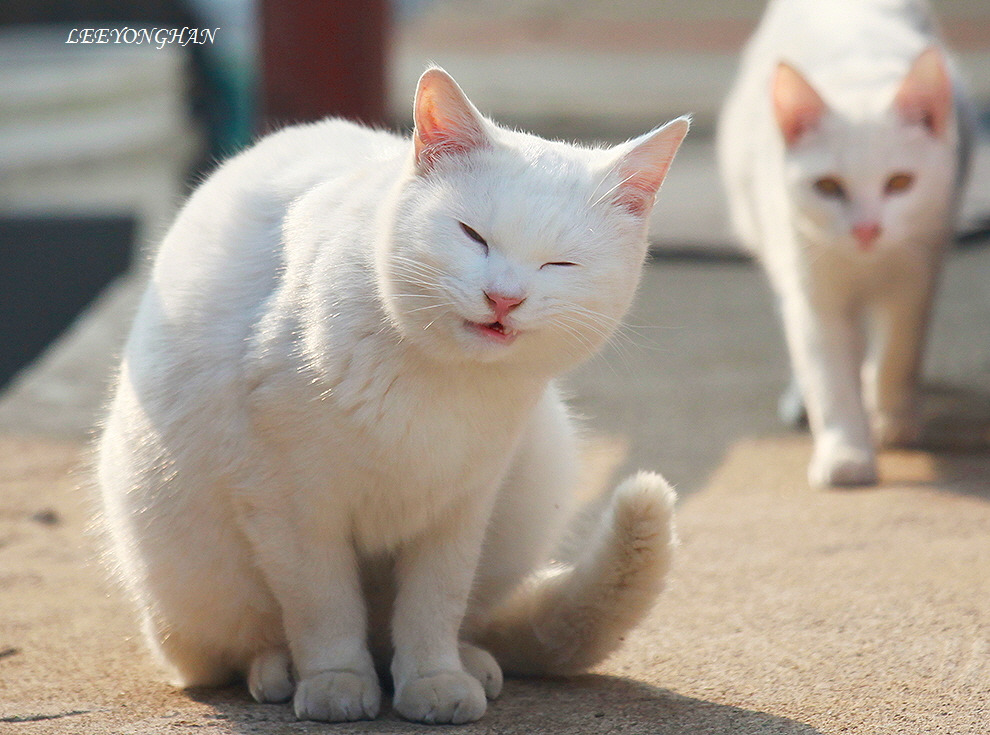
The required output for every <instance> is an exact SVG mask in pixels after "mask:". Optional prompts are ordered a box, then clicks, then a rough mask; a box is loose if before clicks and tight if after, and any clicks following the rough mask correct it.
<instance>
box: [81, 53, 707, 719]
mask: <svg viewBox="0 0 990 735" xmlns="http://www.w3.org/2000/svg"><path fill="white" fill-rule="evenodd" d="M415 122H416V129H415V132H414V135H413V139H412V141H410V140H405V139H402V138H400V137H397V136H395V135H392V134H390V133H387V132H376V131H372V130H368V129H365V128H361V127H358V126H356V125H353V124H350V123H348V122H344V121H340V120H327V121H324V122H319V123H315V124H310V125H303V126H298V127H291V128H288V129H286V130H283V131H281V132H279V133H277V134H274V135H272V136H270V137H268V138H266V139H264V140H263V141H261V142H260V143H259V144H258V145H256V146H255V147H253V148H252V149H250V150H248V151H247V152H245V153H243V154H241V155H239V156H237V157H236V158H234V159H232V160H231V161H229V162H228V163H226V164H225V165H223V166H222V167H221V168H220V169H219V170H218V171H217V172H216V173H215V174H213V175H212V176H211V177H210V178H209V179H208V180H207V181H206V182H205V183H204V184H203V185H202V186H201V187H200V188H199V189H198V191H197V192H196V193H195V194H194V195H193V196H192V197H191V199H190V200H189V202H188V203H187V204H186V206H185V207H184V209H183V210H182V212H181V213H180V214H179V216H178V218H177V220H176V222H175V224H174V226H173V227H172V229H171V231H170V232H169V233H168V235H167V237H166V238H165V240H164V242H163V244H162V247H161V249H160V252H159V253H158V255H157V259H156V262H155V265H154V270H153V275H152V278H151V282H150V285H149V286H148V289H147V292H146V293H145V295H144V298H143V300H142V302H141V306H140V309H139V312H138V314H137V317H136V320H135V322H134V326H133V329H132V332H131V335H130V339H129V342H128V344H127V347H126V350H125V354H124V358H123V361H122V365H121V369H120V377H119V385H118V388H117V392H116V396H115V398H114V400H113V404H112V408H111V411H110V414H109V417H108V420H107V423H106V428H105V432H104V434H103V437H102V440H101V445H100V457H99V468H98V470H99V481H100V484H101V486H102V493H103V499H104V504H105V510H106V520H107V524H108V526H109V530H110V532H111V538H112V544H113V551H114V552H115V556H116V559H117V562H118V565H119V568H120V571H121V573H122V575H123V578H124V579H125V581H126V583H127V584H128V586H129V588H130V589H131V590H132V592H133V594H134V596H135V597H136V600H137V602H138V604H139V607H140V610H141V612H142V615H143V621H144V630H145V633H146V636H147V638H148V640H149V642H150V644H151V646H152V647H153V648H154V649H155V650H156V651H157V652H158V653H160V654H161V657H162V658H163V660H164V661H165V662H166V664H167V665H168V666H170V667H171V669H172V671H173V673H174V677H175V679H176V681H177V682H178V683H180V684H182V685H187V686H191V685H212V684H219V683H222V682H225V681H227V680H228V679H229V678H230V677H231V676H236V675H245V676H246V677H247V680H248V685H249V687H250V690H251V692H252V694H253V695H254V697H255V698H257V699H258V700H259V701H285V700H288V699H290V698H293V699H294V706H295V711H296V713H297V715H298V716H299V717H300V718H309V719H316V720H331V721H334V720H353V719H360V718H366V717H374V716H375V715H376V714H377V712H378V711H379V707H380V696H381V695H380V686H379V678H378V676H377V675H376V664H377V666H378V667H379V669H384V668H385V667H387V666H388V662H389V657H391V674H392V678H393V680H394V685H395V695H394V700H393V701H394V706H395V708H396V709H397V711H398V712H399V713H400V714H401V715H403V716H404V717H406V718H409V719H412V720H419V721H423V722H455V723H456V722H466V721H471V720H475V719H477V718H479V717H480V716H481V715H482V714H483V713H484V711H485V707H486V694H487V696H488V697H493V696H495V695H496V694H497V693H498V691H499V689H500V687H501V677H502V673H501V669H500V667H499V664H498V663H496V661H495V660H494V659H498V661H499V662H501V663H502V665H503V666H506V667H507V669H508V670H510V671H518V672H524V673H541V672H542V673H568V672H573V671H577V670H580V669H581V668H583V667H586V666H588V665H591V664H593V663H595V662H596V661H598V660H600V659H601V658H602V657H604V656H605V655H606V654H607V653H608V652H609V651H611V650H612V649H613V648H614V647H615V646H617V645H618V643H619V641H620V640H621V636H622V634H623V633H624V631H625V630H627V629H628V628H629V627H630V626H631V625H633V624H635V622H636V621H637V620H638V619H639V618H640V617H641V616H642V615H643V614H644V612H645V611H646V610H647V609H648V608H649V606H650V604H651V603H652V600H653V599H654V597H655V595H656V594H657V592H658V591H659V588H660V585H661V583H662V580H663V577H664V574H665V571H666V568H667V565H668V562H669V553H670V548H671V545H672V544H673V527H672V503H673V492H672V490H671V489H670V488H669V487H668V486H667V484H666V483H665V482H664V481H663V480H662V479H661V478H660V477H659V476H658V475H655V474H651V473H640V474H638V475H636V476H634V477H632V478H630V479H628V480H626V481H625V482H624V483H622V484H621V485H620V486H619V487H618V488H617V489H616V490H615V491H614V493H613V494H612V497H611V500H610V502H609V503H608V504H607V506H606V509H605V512H604V513H603V515H602V517H601V519H600V521H599V522H598V524H597V530H596V531H595V532H594V534H593V537H591V538H587V539H584V542H583V543H582V544H581V546H582V549H583V550H582V552H581V553H580V554H578V555H577V556H576V557H575V558H574V559H572V560H570V563H568V564H559V565H554V564H551V563H550V562H551V552H552V550H553V548H554V546H555V543H556V542H557V540H559V538H560V537H561V535H562V533H563V532H564V530H565V526H566V523H567V520H568V518H569V516H570V513H571V511H572V507H571V506H572V503H571V495H572V490H573V487H574V484H575V478H576V473H577V468H578V449H577V443H576V436H575V433H576V429H575V426H574V423H573V421H572V419H571V418H570V416H569V415H568V411H567V409H566V407H565V405H564V403H563V402H562V401H561V398H560V396H559V395H558V391H557V389H556V387H555V385H554V382H553V380H554V378H555V377H556V376H558V375H559V374H560V373H561V372H562V371H564V370H566V369H568V368H569V367H571V366H573V365H575V364H577V363H578V362H580V361H582V360H584V359H586V358H587V357H588V356H589V355H591V354H592V353H593V352H594V351H595V350H596V349H597V348H598V347H599V346H600V345H601V344H602V343H603V342H604V341H605V340H606V339H607V338H608V337H609V335H610V334H611V333H612V331H613V330H614V328H615V327H616V326H617V324H618V323H619V321H620V320H621V318H622V316H623V314H624V313H625V311H626V310H627V308H628V306H629V304H630V301H631V299H632V297H633V293H634V291H635V288H636V285H637V283H638V279H639V276H640V270H641V266H642V262H643V259H644V256H645V253H646V238H645V234H646V221H647V218H648V215H649V212H650V209H651V207H652V205H653V201H654V198H655V195H656V193H657V190H658V188H659V186H660V184H661V182H662V181H663V178H664V176H665V175H666V173H667V169H668V166H669V165H670V162H671V160H672V159H673V156H674V153H675V151H676V150H677V147H678V146H679V144H680V142H681V140H682V139H683V137H684V135H685V133H686V132H687V127H688V124H687V120H686V119H679V120H676V121H674V122H672V123H669V124H668V125H666V126H664V127H662V128H659V129H658V130H656V131H654V132H652V133H649V134H647V135H644V136H643V137H641V138H638V139H636V140H633V141H630V142H629V143H627V144H624V145H621V146H618V147H616V148H613V149H604V148H581V147H577V146H572V145H567V144H563V143H557V142H550V141H546V140H543V139H540V138H536V137H534V136H531V135H527V134H524V133H518V132H513V131H509V130H506V129H503V128H500V127H498V126H496V125H495V124H494V123H491V122H490V121H488V120H487V119H485V118H484V117H483V116H481V114H480V113H478V111H477V110H476V109H475V108H474V107H473V106H472V105H471V103H470V102H469V101H468V100H467V99H466V98H465V97H464V96H463V93H462V92H461V91H460V89H459V88H458V87H457V85H456V84H455V83H454V82H453V80H452V79H450V77H449V76H447V75H446V73H445V72H443V71H442V70H440V69H432V70H429V71H427V72H426V73H425V74H424V75H423V78H422V79H421V80H420V84H419V87H418V90H417V95H416V104H415ZM460 223H463V224H464V225H467V226H468V227H469V228H470V230H469V229H465V228H463V227H462V226H461V224H460ZM471 230H473V231H474V234H475V235H478V236H479V237H481V238H483V239H484V240H486V241H487V244H483V243H481V242H479V241H478V240H477V238H475V237H474V236H473V235H472V234H471ZM495 322H498V324H495ZM485 325H489V326H485ZM482 646H483V648H482ZM393 651H394V654H393V653H392V652H393ZM493 656H494V659H493Z"/></svg>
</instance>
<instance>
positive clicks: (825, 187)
mask: <svg viewBox="0 0 990 735" xmlns="http://www.w3.org/2000/svg"><path fill="white" fill-rule="evenodd" d="M814 186H815V191H817V192H818V193H819V194H821V195H822V196H824V197H828V198H829V199H845V198H846V189H845V187H844V186H843V185H842V182H841V181H839V180H838V179H837V178H835V177H834V176H823V177H822V178H820V179H818V180H817V181H816V182H815V184H814Z"/></svg>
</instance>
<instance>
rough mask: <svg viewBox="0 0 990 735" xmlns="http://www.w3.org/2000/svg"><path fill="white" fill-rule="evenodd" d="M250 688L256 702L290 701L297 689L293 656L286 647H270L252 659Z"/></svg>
mask: <svg viewBox="0 0 990 735" xmlns="http://www.w3.org/2000/svg"><path fill="white" fill-rule="evenodd" d="M247 681H248V689H249V690H250V692H251V696H252V697H254V700H255V701H256V702H262V703H264V702H271V703H280V702H288V701H289V700H290V699H292V695H293V694H294V693H295V691H296V685H295V682H294V681H293V677H292V658H291V657H290V656H289V652H288V650H286V649H284V648H269V649H266V650H264V651H262V652H261V653H259V654H257V655H256V656H255V657H254V658H253V659H252V660H251V666H250V668H249V669H248V675H247Z"/></svg>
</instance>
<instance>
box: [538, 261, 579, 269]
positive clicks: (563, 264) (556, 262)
mask: <svg viewBox="0 0 990 735" xmlns="http://www.w3.org/2000/svg"><path fill="white" fill-rule="evenodd" d="M548 265H560V266H565V265H577V263H571V262H570V261H567V260H558V261H554V262H553V263H544V264H543V265H541V266H540V270H542V269H544V268H546V267H547V266H548Z"/></svg>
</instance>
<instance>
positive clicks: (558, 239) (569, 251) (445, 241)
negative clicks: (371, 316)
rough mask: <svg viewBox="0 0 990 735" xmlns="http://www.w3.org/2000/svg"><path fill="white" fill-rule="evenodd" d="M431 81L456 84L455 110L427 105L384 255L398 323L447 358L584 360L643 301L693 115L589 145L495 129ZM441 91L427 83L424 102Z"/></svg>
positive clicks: (447, 101) (546, 363) (385, 280)
mask: <svg viewBox="0 0 990 735" xmlns="http://www.w3.org/2000/svg"><path fill="white" fill-rule="evenodd" d="M436 72H437V70H434V72H433V74H436ZM427 74H428V75H429V74H431V72H428V73H427ZM424 78H426V77H424ZM427 81H428V82H429V83H432V84H434V85H443V88H442V89H441V90H440V93H442V94H444V95H446V97H444V98H443V99H440V100H439V103H438V104H441V105H443V106H445V107H443V109H441V110H439V111H438V110H437V109H436V106H434V107H433V108H431V109H430V110H429V111H424V110H421V109H419V108H417V134H416V135H417V138H416V140H417V143H416V145H417V151H416V155H415V162H414V165H413V169H414V170H413V171H412V172H411V173H410V176H409V178H408V180H407V181H406V182H404V183H403V185H402V188H401V191H400V195H399V206H398V208H397V210H396V215H395V220H394V222H393V223H392V233H393V235H392V239H391V241H390V243H389V244H388V248H387V250H385V251H384V252H380V253H379V261H378V262H379V272H380V275H381V282H382V284H383V291H384V295H385V298H386V303H387V306H388V310H389V313H390V316H391V318H392V320H393V323H395V324H396V325H397V327H398V328H399V330H400V331H401V333H402V335H403V337H404V338H406V339H409V340H410V341H413V342H414V343H415V344H417V345H418V346H420V347H421V348H423V350H424V351H426V352H428V353H429V354H430V355H431V356H434V357H436V358H438V359H448V360H461V361H463V360H467V361H478V362H495V361H513V362H516V363H519V364H525V365H529V364H537V363H538V364H540V365H541V367H552V369H553V370H559V369H562V368H563V367H566V366H569V365H571V364H573V363H575V362H578V361H580V360H583V359H584V358H586V357H587V356H589V355H590V354H592V353H593V352H594V351H595V350H596V349H597V348H598V347H599V346H601V344H602V343H603V342H604V341H605V340H606V339H607V338H608V337H609V336H610V335H611V333H612V332H613V330H614V329H615V327H616V326H617V324H618V322H619V321H620V320H621V318H622V316H623V315H624V314H625V312H626V310H627V309H628V307H629V303H630V301H631V300H632V297H633V294H634V292H635V288H636V284H637V283H638V280H639V275H640V270H641V267H642V262H643V258H644V256H645V253H646V239H645V224H646V222H645V220H646V217H647V215H648V214H649V211H650V207H651V206H652V202H653V198H654V196H655V194H656V190H657V188H659V185H660V183H661V182H662V180H663V176H664V175H665V174H666V170H667V166H668V165H669V163H670V160H671V159H672V157H673V154H674V152H675V151H676V149H677V146H678V145H679V143H680V141H681V139H682V138H683V136H684V134H685V133H686V130H687V124H686V122H685V121H678V122H676V123H672V124H671V125H668V126H667V127H666V128H664V129H661V130H660V131H657V132H655V133H653V134H652V136H644V138H643V139H639V140H637V141H633V142H632V143H631V144H627V145H626V146H624V147H620V148H619V149H617V150H590V149H580V148H577V147H574V146H569V145H565V144H562V143H554V142H549V141H545V140H542V139H539V138H535V137H533V136H528V135H524V134H521V133H512V132H508V131H504V130H500V129H498V128H495V127H494V126H493V125H491V124H490V123H488V122H487V121H485V120H484V119H483V118H481V117H480V115H478V114H477V113H476V111H474V110H473V108H470V107H468V105H469V104H470V103H467V101H466V100H463V102H461V99H460V93H459V90H457V88H456V85H453V82H452V80H449V77H446V75H443V76H442V77H439V78H434V79H432V80H430V79H428V80H427ZM429 91H432V92H436V90H435V89H429V90H427V92H429ZM427 92H424V90H423V83H422V82H421V90H420V95H419V96H418V99H420V98H421V97H422V96H423V95H424V94H426V93H427ZM440 93H438V94H440ZM451 107H453V108H454V112H455V113H456V116H457V117H456V119H455V120H454V121H453V122H451V119H450V118H451V116H452V113H451ZM442 116H446V117H442ZM431 126H434V127H431ZM424 139H425V140H424ZM429 146H433V147H432V149H431V148H430V147H429Z"/></svg>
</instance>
